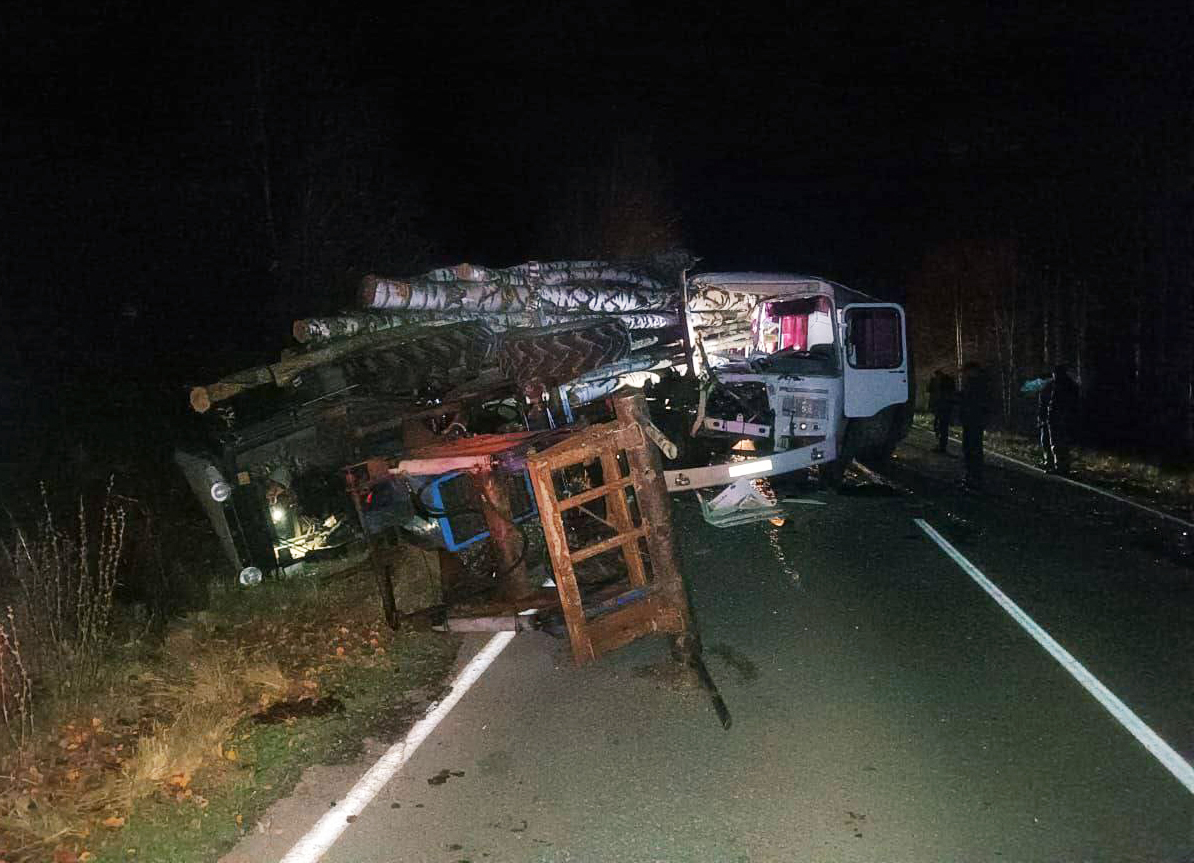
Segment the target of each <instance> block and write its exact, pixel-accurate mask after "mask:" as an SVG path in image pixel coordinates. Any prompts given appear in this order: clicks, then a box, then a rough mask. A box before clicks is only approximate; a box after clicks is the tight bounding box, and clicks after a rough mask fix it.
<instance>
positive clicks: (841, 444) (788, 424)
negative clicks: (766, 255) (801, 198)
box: [667, 273, 911, 492]
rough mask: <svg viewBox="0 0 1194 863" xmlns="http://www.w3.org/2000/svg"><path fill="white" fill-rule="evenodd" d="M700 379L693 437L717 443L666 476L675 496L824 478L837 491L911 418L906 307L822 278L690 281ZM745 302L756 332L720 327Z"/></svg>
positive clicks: (688, 305)
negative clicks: (857, 463)
mask: <svg viewBox="0 0 1194 863" xmlns="http://www.w3.org/2000/svg"><path fill="white" fill-rule="evenodd" d="M686 287H687V291H686V296H685V312H686V321H687V324H688V333H689V341H690V344H691V347H692V355H693V359H692V364H691V367H692V369H693V370H694V371H695V372H696V376H695V377H696V381H697V384H696V385H697V395H696V400H695V402H696V404H695V409H693V410H692V411H691V413H692V419H693V421H692V424H691V426H690V427H689V428H687V429H686V432H687V433H688V435H690V437H691V438H693V439H695V440H699V441H703V442H704V443H705V444H706V446H704V447H696V448H692V447H690V448H689V452H694V451H695V452H696V453H698V455H697V456H696V457H695V458H690V459H689V463H687V464H685V465H683V466H681V467H678V468H676V469H673V470H670V471H668V472H667V481H668V486H669V488H670V489H671V490H672V491H677V492H678V491H687V490H693V491H695V490H697V489H701V488H708V487H711V486H723V485H724V486H735V485H736V486H737V488H738V489H739V490H741V489H743V488H745V487H746V486H747V485H748V484H749V482H750V480H752V479H756V478H759V477H765V476H770V475H776V474H784V473H790V472H793V471H805V470H809V471H815V472H816V473H818V474H819V475H820V476H821V477H822V479H823V480H825V481H826V483H827V484H829V485H834V484H836V483H837V482H838V481H840V477H841V473H842V471H843V470H844V468H845V467H846V465H847V464H848V463H849V462H850V461H851V460H852V459H854V458H860V459H863V460H872V461H877V460H881V459H882V458H884V457H886V456H887V455H889V454H890V452H891V450H892V449H894V447H895V445H896V444H897V443H898V442H899V440H900V439H902V438H903V436H904V435H905V434H906V432H907V428H908V424H909V422H910V420H911V408H910V395H911V393H910V386H909V381H910V375H909V359H908V350H907V335H906V332H905V322H904V312H903V309H902V308H901V307H900V306H899V305H896V304H894V303H883V302H879V301H877V300H875V299H874V298H872V297H869V296H867V295H865V294H862V293H859V292H857V291H853V290H850V289H849V288H846V287H844V286H842V285H838V284H835V283H833V282H829V281H826V280H823V279H817V278H810V277H805V276H799V275H794V274H783V273H708V274H702V275H698V276H694V277H691V278H690V279H689V280H688V281H687V285H686ZM744 306H745V307H746V309H747V311H748V316H749V331H747V330H746V329H745V328H744V327H742V326H739V327H736V328H735V327H731V328H719V323H720V322H721V321H722V320H723V319H724V318H723V317H722V316H723V315H725V314H726V312H727V309H729V308H731V307H736V308H737V309H738V315H741V312H742V309H743V307H744Z"/></svg>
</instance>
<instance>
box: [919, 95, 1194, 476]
mask: <svg viewBox="0 0 1194 863" xmlns="http://www.w3.org/2000/svg"><path fill="white" fill-rule="evenodd" d="M1189 122H1190V117H1189V116H1182V117H1174V118H1166V119H1165V121H1164V122H1162V123H1159V124H1156V125H1154V126H1153V127H1152V128H1148V129H1140V130H1136V131H1135V133H1133V134H1129V135H1127V136H1126V140H1120V141H1118V142H1117V143H1118V145H1119V146H1117V147H1116V148H1115V149H1114V150H1113V151H1112V152H1113V153H1114V155H1115V156H1117V157H1118V158H1119V159H1120V160H1121V161H1119V163H1118V164H1116V165H1109V164H1106V163H1101V164H1099V165H1098V168H1099V169H1098V170H1096V171H1090V172H1084V171H1082V170H1075V171H1071V172H1069V175H1068V176H1061V177H1059V178H1043V179H1042V178H1036V179H1034V180H1033V181H1032V182H1031V183H1026V184H1023V185H1021V186H1019V187H1018V188H1015V189H1013V190H1011V191H1010V192H1009V193H1008V194H1007V195H1006V197H1004V198H1003V199H1002V200H998V201H996V202H995V204H994V205H993V206H992V208H991V212H990V213H988V216H989V218H988V219H987V221H986V224H985V225H983V226H982V227H983V228H985V230H975V231H973V232H972V233H970V234H969V235H962V236H955V237H952V238H944V239H941V240H939V241H937V242H935V243H934V244H933V245H932V246H931V247H930V248H929V249H928V251H927V252H926V253H925V254H924V256H923V259H922V261H921V264H920V266H919V267H918V268H917V270H916V272H915V274H914V276H913V277H912V279H911V282H910V286H909V304H910V313H911V314H912V316H913V322H914V323H913V334H914V338H915V346H916V355H917V359H918V361H919V363H920V365H921V369H922V372H923V373H925V374H927V373H928V371H929V370H931V369H932V368H936V367H940V366H945V367H950V368H956V367H958V366H960V364H961V363H962V362H965V361H968V360H978V361H980V362H983V363H984V364H986V365H987V366H988V367H989V369H990V370H991V372H992V374H993V377H994V378H995V380H996V381H997V383H998V390H999V393H1000V404H999V412H1000V414H1001V417H1002V420H1003V422H1004V423H1005V424H1007V425H1008V426H1010V427H1013V428H1019V429H1021V430H1027V427H1028V425H1030V423H1031V422H1032V417H1033V405H1032V404H1031V399H1030V398H1027V397H1025V396H1022V395H1020V394H1019V388H1020V386H1021V385H1022V384H1023V382H1024V381H1025V380H1027V379H1031V378H1033V377H1036V376H1038V375H1040V374H1042V373H1044V372H1046V371H1048V370H1049V369H1050V368H1051V367H1052V366H1053V365H1055V364H1059V363H1063V364H1066V365H1067V366H1068V367H1069V368H1070V371H1071V375H1072V376H1074V377H1075V378H1076V379H1078V381H1079V383H1080V385H1081V391H1082V410H1083V416H1084V419H1085V421H1084V422H1083V424H1082V428H1083V430H1084V432H1083V434H1084V436H1085V437H1086V438H1087V441H1088V442H1089V443H1092V444H1101V445H1107V446H1113V447H1120V448H1136V449H1145V450H1148V451H1151V452H1155V453H1158V454H1161V455H1162V456H1164V457H1166V458H1184V457H1188V455H1189V453H1190V452H1191V451H1192V448H1194V227H1192V226H1194V160H1192V159H1191V153H1192V152H1194V151H1191V149H1190V147H1189V142H1190V141H1191V137H1190V135H1189V132H1190V128H1189ZM1079 167H1081V166H1079ZM971 203H972V205H973V206H976V207H978V208H981V207H982V206H984V205H989V206H991V201H990V198H989V196H987V200H984V199H983V197H982V196H980V197H978V198H976V199H974V200H973V201H972V202H971ZM966 227H971V228H973V227H974V226H973V225H967V226H966Z"/></svg>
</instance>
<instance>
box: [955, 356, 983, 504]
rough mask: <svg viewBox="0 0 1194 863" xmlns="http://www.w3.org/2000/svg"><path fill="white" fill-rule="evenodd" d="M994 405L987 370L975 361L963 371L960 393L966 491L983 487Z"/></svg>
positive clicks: (960, 419) (959, 418)
mask: <svg viewBox="0 0 1194 863" xmlns="http://www.w3.org/2000/svg"><path fill="white" fill-rule="evenodd" d="M990 404H991V385H990V382H989V381H988V380H987V374H986V372H985V371H984V370H983V367H982V366H980V365H979V364H978V363H976V362H974V361H973V360H972V361H970V362H968V363H966V365H964V366H963V367H962V389H961V390H960V392H959V393H958V421H959V422H961V423H962V458H963V461H964V464H965V469H966V474H965V478H964V479H963V481H962V484H963V485H964V486H965V487H966V488H970V489H975V490H977V489H981V488H982V486H983V430H984V428H985V427H986V425H987V413H988V411H989V410H990Z"/></svg>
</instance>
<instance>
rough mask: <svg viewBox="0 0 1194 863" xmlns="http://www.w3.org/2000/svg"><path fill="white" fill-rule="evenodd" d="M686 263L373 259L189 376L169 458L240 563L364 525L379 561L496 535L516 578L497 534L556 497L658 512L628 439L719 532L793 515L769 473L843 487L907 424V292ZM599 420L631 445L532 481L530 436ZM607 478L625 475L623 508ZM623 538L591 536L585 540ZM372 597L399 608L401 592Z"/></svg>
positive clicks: (593, 511)
mask: <svg viewBox="0 0 1194 863" xmlns="http://www.w3.org/2000/svg"><path fill="white" fill-rule="evenodd" d="M692 263H693V262H692V261H691V259H689V258H687V257H684V256H678V257H676V258H673V259H668V260H660V261H655V262H651V263H647V264H624V263H613V262H605V261H563V262H553V263H542V262H531V263H527V264H522V265H520V266H515V267H509V268H504V269H490V268H486V267H481V266H476V265H472V264H461V265H459V266H455V267H449V268H442V269H436V270H432V271H430V272H428V273H424V274H422V275H418V276H415V277H410V278H404V279H394V278H383V277H380V276H374V275H369V276H366V277H365V278H364V279H363V280H362V282H361V286H360V297H359V305H360V308H359V309H358V310H355V311H351V312H346V313H344V314H342V315H338V316H333V317H323V318H307V319H302V320H298V321H295V323H294V328H293V335H294V338H295V340H296V342H297V344H298V347H297V348H295V349H294V350H289V351H286V352H285V353H284V354H283V355H282V356H281V357H280V358H279V359H278V360H277V361H276V362H273V363H270V364H268V365H263V366H259V367H255V368H251V369H247V370H244V371H242V372H239V373H236V374H233V375H230V376H228V377H226V378H224V379H222V380H219V381H216V382H215V383H212V384H208V385H205V386H197V387H195V388H194V389H193V390H192V391H191V395H190V401H191V406H192V407H193V408H194V410H195V411H196V412H197V413H199V414H201V415H203V419H204V421H205V422H206V424H207V427H208V435H209V439H210V442H211V445H210V447H209V449H208V450H207V451H206V452H179V453H178V454H177V460H178V462H179V464H180V466H181V467H182V469H183V471H184V473H185V474H186V476H187V478H188V481H189V482H190V484H191V486H192V487H193V488H194V490H195V491H196V493H197V495H198V496H199V498H200V499H201V500H202V501H203V502H204V505H205V507H206V508H207V511H208V514H209V516H210V517H211V519H212V523H213V525H214V526H215V528H216V531H217V532H218V533H219V535H220V537H221V540H222V542H223V545H224V548H225V551H226V553H227V555H228V558H229V560H230V561H231V562H232V564H233V565H234V566H235V567H236V568H237V569H239V570H242V571H243V570H247V569H249V568H256V570H257V571H258V572H260V571H270V570H277V569H278V568H284V567H286V566H288V565H289V564H291V563H292V562H294V561H297V560H302V559H314V558H316V557H318V556H321V555H324V554H327V553H329V550H331V549H335V548H337V547H340V546H343V545H345V544H346V543H348V542H349V541H350V540H353V539H360V538H362V537H363V538H365V539H367V540H369V542H370V547H371V548H372V550H373V552H374V557H375V558H377V557H384V553H383V550H382V546H381V544H380V542H379V540H378V538H379V537H382V536H387V535H388V536H391V537H395V538H396V539H395V542H397V543H398V545H399V546H401V547H407V546H406V544H412V545H415V546H420V547H423V548H438V549H442V550H446V551H448V552H458V551H461V550H463V549H465V548H467V547H469V546H471V545H472V544H474V543H477V542H479V541H480V540H483V539H485V538H487V537H490V538H492V539H493V542H492V543H491V545H492V546H493V547H494V549H495V552H494V557H495V568H496V570H497V571H498V572H499V573H500V574H501V575H502V576H503V577H504V578H505V582H506V593H507V594H509V595H511V596H513V595H518V594H523V595H525V594H527V593H528V592H529V591H532V590H533V589H534V587H535V585H534V584H533V583H532V582H533V580H528V577H527V576H526V575H525V561H520V560H519V559H518V558H519V555H520V554H522V552H521V551H520V550H519V547H518V545H519V544H518V541H517V538H513V539H512V538H511V537H512V535H513V534H514V533H516V531H517V526H518V525H519V524H521V523H523V522H526V521H528V520H531V519H535V518H537V517H538V516H539V515H540V514H541V512H543V511H546V510H547V509H552V510H553V512H557V517H558V518H560V519H561V524H565V522H564V521H563V518H564V516H560V515H559V512H563V511H565V510H566V511H567V512H568V513H571V514H572V515H580V514H587V515H589V516H592V518H593V519H594V520H595V521H596V522H600V523H602V524H604V525H605V526H606V527H607V528H611V529H613V530H614V533H615V535H616V536H622V535H624V534H625V535H629V533H632V532H633V531H635V530H638V529H639V528H638V527H636V526H635V525H640V526H642V530H643V531H644V532H645V533H644V536H645V535H646V534H648V533H650V531H651V530H654V529H655V528H657V527H658V524H653V525H652V524H646V523H645V522H646V516H645V514H644V513H643V512H641V509H642V507H641V506H640V505H639V500H640V499H642V498H643V496H644V494H645V492H644V490H643V488H642V487H641V482H642V481H643V477H654V475H655V471H653V469H652V468H651V467H650V466H649V465H647V464H646V463H645V462H644V463H643V465H640V469H639V470H638V473H637V474H634V475H635V476H638V477H639V479H638V480H633V481H632V480H631V478H630V476H631V474H633V473H634V472H633V471H631V472H630V473H626V474H624V475H623V474H621V473H620V471H621V469H620V468H618V467H617V465H619V464H620V465H623V467H624V466H625V464H626V463H627V458H628V456H627V453H628V452H629V451H630V450H628V449H627V448H626V447H627V446H630V444H628V443H627V441H629V440H631V438H633V440H634V441H641V440H647V441H649V442H650V447H648V448H649V449H651V450H652V452H653V453H654V456H653V457H654V458H657V459H659V470H658V471H657V472H658V473H659V474H660V475H661V479H660V482H661V487H662V488H665V489H666V492H668V493H672V494H676V493H687V492H695V493H696V494H697V495H698V496H699V497H700V498H701V505H702V511H703V513H704V516H705V518H706V520H708V521H709V522H710V523H711V524H713V525H717V526H721V527H725V526H730V525H734V524H740V523H743V522H747V521H753V520H757V519H760V518H774V517H777V516H780V515H783V514H784V513H785V512H787V510H786V508H785V507H786V506H787V503H786V502H785V501H781V500H777V498H776V495H775V494H773V493H772V492H771V491H770V488H769V485H768V483H767V482H766V481H765V480H766V478H767V477H771V476H775V475H780V474H792V473H796V472H801V473H804V474H807V476H808V477H809V478H810V479H814V478H815V479H816V480H817V481H818V482H819V483H820V484H822V485H823V486H826V487H834V486H836V485H837V484H839V483H840V482H841V479H842V472H843V470H844V468H845V467H846V465H848V464H849V462H850V461H851V460H852V459H854V458H858V459H861V460H864V461H865V460H872V461H877V460H881V459H883V458H885V457H886V456H888V455H889V454H890V453H891V451H892V450H893V449H894V447H895V446H896V444H897V443H898V442H899V441H900V440H901V439H902V438H903V437H904V435H905V434H906V433H907V430H908V427H909V425H910V422H911V418H912V413H911V389H910V381H911V376H910V365H909V356H908V351H907V339H906V333H905V321H904V312H903V309H902V308H901V307H900V306H899V305H897V304H893V303H885V302H879V301H877V300H875V299H874V298H872V297H869V296H867V295H865V294H862V293H859V292H857V291H853V290H850V289H849V288H846V287H844V286H842V285H839V284H836V283H834V282H831V281H827V280H824V279H820V278H813V277H807V276H801V275H794V274H786V273H753V272H737V273H736V272H714V273H699V272H698V273H692V272H690V271H689V268H690V266H691V264H692ZM626 394H637V395H639V396H640V397H641V398H640V399H639V402H641V405H642V406H641V409H638V408H636V409H632V408H631V407H626V406H624V410H622V413H623V414H624V416H622V417H621V419H618V418H617V417H616V416H615V410H614V408H615V405H614V404H613V401H612V399H613V397H615V396H624V395H626ZM636 410H637V413H636V412H635V411H636ZM631 415H633V416H634V419H629V418H628V417H630V416H631ZM602 428H604V429H606V431H605V432H603V434H605V435H606V437H605V438H602V440H606V441H607V442H608V440H614V439H615V438H616V439H617V440H618V441H621V443H620V444H619V446H621V447H622V448H621V449H617V448H616V447H615V448H614V449H613V450H603V449H601V447H602V446H606V444H600V445H599V444H597V443H592V444H591V445H589V446H590V449H589V450H586V451H585V457H586V458H587V459H588V460H587V461H585V459H582V460H581V461H580V462H579V463H577V464H575V465H573V474H571V475H563V476H559V475H557V476H553V475H552V474H551V472H550V471H549V472H548V474H546V475H540V476H539V479H538V480H537V481H532V480H533V478H534V476H535V471H536V469H537V468H536V464H539V468H540V469H541V468H542V463H541V462H536V459H537V458H538V457H539V455H538V454H541V453H543V452H551V451H553V449H558V448H560V447H565V448H566V447H567V446H569V444H568V441H569V440H570V439H572V438H577V439H580V438H584V436H585V435H589V436H590V437H592V432H593V430H594V429H602ZM635 435H637V437H635ZM611 436H612V437H611ZM585 439H586V440H587V439H588V438H585ZM594 440H597V438H594ZM610 446H612V444H610ZM634 446H637V444H634ZM636 451H637V450H636ZM611 452H612V453H613V455H611ZM611 458H612V459H613V461H611ZM598 464H601V465H602V466H603V468H604V469H603V470H602V469H601V468H600V467H597V468H595V467H594V466H595V465H598ZM611 472H618V473H619V475H618V476H612V475H610V474H611ZM614 486H617V488H618V491H619V495H620V492H621V489H625V488H628V489H629V491H628V492H627V495H628V496H627V497H626V500H629V502H630V506H629V509H628V511H627V512H626V513H621V510H622V509H623V506H622V505H621V504H619V503H618V502H617V500H618V497H617V496H615V497H611V496H610V495H612V494H613V493H614V492H613V491H611V489H613V487H614ZM346 489H347V492H348V493H347V494H346ZM544 496H548V497H551V498H552V501H551V503H550V505H545V504H546V503H547V502H545V501H544V500H543V497H544ZM664 496H665V497H666V494H665V495H664ZM569 501H572V503H569ZM576 501H579V502H576ZM665 517H666V516H665V515H661V514H660V513H659V512H657V513H655V515H654V519H655V521H656V522H658V521H659V520H660V519H661V518H665ZM544 530H545V533H547V534H548V546H549V550H550V551H552V566H553V570H555V576H556V577H557V578H558V576H559V569H560V563H561V561H560V558H559V553H560V549H559V548H554V549H553V548H551V546H552V542H551V540H552V537H551V534H552V529H551V527H550V526H549V525H547V524H544ZM564 532H565V533H567V529H565V530H564ZM628 532H629V533H628ZM556 540H557V544H558V542H560V541H563V542H564V553H565V554H566V553H567V551H568V543H567V539H566V538H564V539H562V540H561V538H560V537H559V536H557V537H556ZM627 542H630V541H629V540H627V541H625V542H622V544H619V543H617V542H613V540H612V539H610V538H609V537H606V538H605V539H599V541H598V542H597V543H596V547H598V551H597V552H594V553H593V554H592V555H590V556H589V557H596V556H597V555H598V554H600V553H601V552H602V551H607V550H612V549H615V548H622V550H623V551H624V552H627V551H628V547H627V545H626V543H627ZM635 542H636V543H637V540H636V541H635ZM603 543H605V545H602V544H603ZM524 544H525V543H524ZM637 547H638V546H637V544H636V545H635V548H637ZM572 554H573V556H575V555H576V554H577V552H572ZM631 557H633V554H629V555H628V556H627V558H626V561H627V562H626V565H627V566H628V567H629V569H630V571H631V573H632V574H633V572H634V571H635V569H636V566H637V567H638V568H640V569H641V563H640V564H638V565H636V564H634V563H633V561H632V560H631ZM648 557H650V554H649V553H648ZM587 559H588V558H586V560H587ZM520 567H521V569H520ZM516 573H517V575H518V577H515V574H516ZM511 579H512V580H511ZM582 580H583V579H582ZM598 580H599V579H598ZM640 580H641V579H640ZM634 581H635V579H634V578H632V579H631V582H632V585H631V586H632V587H633V586H634V585H633V582H634ZM386 584H387V585H388V581H387V583H386ZM639 587H640V588H641V587H642V585H641V584H640V585H639ZM387 592H389V593H390V596H389V598H388V599H387V597H386V596H385V594H386V593H387ZM562 593H563V588H561V595H562ZM608 599H609V597H605V599H604V600H599V601H608ZM383 601H385V602H386V603H387V606H386V610H387V617H389V618H390V619H391V622H394V621H395V620H396V619H398V618H400V617H401V613H402V612H403V611H404V610H405V609H399V608H396V607H395V605H394V602H393V595H392V588H390V587H388V586H383ZM416 604H417V603H416ZM685 614H686V612H685ZM656 622H657V623H658V621H656ZM570 634H572V635H573V636H574V637H573V646H574V649H575V648H576V637H575V636H576V633H574V632H571V630H570ZM579 658H580V657H579V656H578V659H579Z"/></svg>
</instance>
